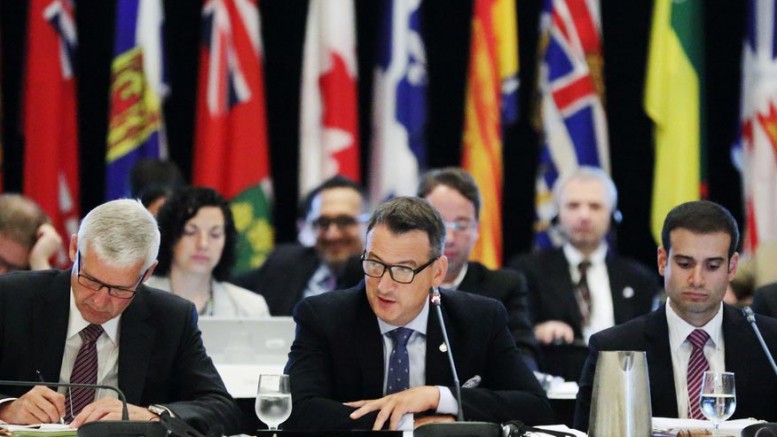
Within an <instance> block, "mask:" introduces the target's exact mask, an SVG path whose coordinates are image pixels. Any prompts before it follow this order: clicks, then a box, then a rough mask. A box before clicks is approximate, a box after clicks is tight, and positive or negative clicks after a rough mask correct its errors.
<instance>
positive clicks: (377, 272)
mask: <svg viewBox="0 0 777 437" xmlns="http://www.w3.org/2000/svg"><path fill="white" fill-rule="evenodd" d="M364 256H365V255H362V270H364V274H365V275H367V276H369V277H371V278H381V277H383V275H384V274H385V273H386V270H388V272H389V275H390V276H391V279H393V280H394V282H398V283H400V284H409V283H411V282H413V279H415V275H417V274H418V273H420V272H421V271H422V270H423V269H425V268H427V267H429V266H430V265H432V263H433V262H435V261H437V258H439V256H436V257H434V258H432V259H430V260H429V262H427V263H426V264H424V265H422V266H420V267H418V268H416V269H412V268H410V267H405V266H397V265H391V264H385V263H382V262H380V261H378V260H374V259H366V258H364Z"/></svg>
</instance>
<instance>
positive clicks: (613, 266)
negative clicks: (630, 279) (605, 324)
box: [605, 253, 629, 324]
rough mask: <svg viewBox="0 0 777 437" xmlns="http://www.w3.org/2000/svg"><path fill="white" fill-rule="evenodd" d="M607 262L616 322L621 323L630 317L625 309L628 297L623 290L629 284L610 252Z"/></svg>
mask: <svg viewBox="0 0 777 437" xmlns="http://www.w3.org/2000/svg"><path fill="white" fill-rule="evenodd" d="M605 264H606V265H607V276H608V277H609V279H610V294H611V295H612V309H613V315H614V316H615V324H621V323H623V322H625V321H627V320H628V317H629V316H628V314H627V313H626V312H625V311H624V310H625V308H626V307H627V306H626V302H625V300H626V299H624V297H623V290H624V289H625V288H626V286H627V284H626V281H625V279H624V277H623V275H622V274H621V269H620V268H618V265H617V263H616V262H615V261H614V259H613V258H612V257H611V256H610V254H609V253H608V254H607V258H606V260H605Z"/></svg>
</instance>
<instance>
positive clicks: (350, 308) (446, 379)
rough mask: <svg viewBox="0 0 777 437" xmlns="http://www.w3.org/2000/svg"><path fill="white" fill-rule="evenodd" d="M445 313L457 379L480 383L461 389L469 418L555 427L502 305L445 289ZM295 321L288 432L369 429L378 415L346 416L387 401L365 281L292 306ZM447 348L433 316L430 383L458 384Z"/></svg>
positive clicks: (379, 346)
mask: <svg viewBox="0 0 777 437" xmlns="http://www.w3.org/2000/svg"><path fill="white" fill-rule="evenodd" d="M430 310H432V311H434V308H430ZM442 311H443V317H444V319H445V323H446V327H447V329H448V335H449V339H450V341H451V349H452V351H453V355H454V360H455V363H456V368H457V371H458V375H459V380H460V381H461V382H462V383H463V382H465V381H468V380H470V379H471V378H473V377H474V376H475V375H479V376H480V377H481V378H482V381H481V383H480V385H479V386H478V387H477V388H462V390H461V392H462V393H461V394H462V403H463V406H462V408H463V413H464V417H465V419H467V420H482V421H494V422H503V421H506V420H509V419H521V420H523V421H525V422H527V423H531V424H537V423H551V422H552V421H553V413H552V411H551V409H550V404H549V402H548V400H547V398H546V397H545V393H544V391H543V390H542V388H541V387H540V386H539V384H538V383H537V379H536V378H535V377H534V374H532V372H531V371H529V369H528V368H527V367H526V365H525V364H524V363H523V361H522V360H521V357H520V354H519V353H518V350H517V349H516V347H515V342H514V341H513V338H512V336H511V335H510V332H509V331H508V329H507V314H506V313H505V309H504V306H502V304H500V303H499V302H497V301H495V300H493V299H488V298H484V297H481V296H476V295H473V294H470V293H460V292H448V291H444V290H443V291H442ZM294 319H295V320H296V322H297V336H296V338H295V340H294V343H293V344H292V347H291V352H290V354H289V362H288V363H287V365H286V373H288V374H289V375H290V380H291V391H292V400H293V403H294V407H293V408H292V413H291V417H290V418H289V420H288V421H287V422H286V425H285V426H286V428H287V429H371V428H372V424H373V423H374V421H375V417H376V415H377V413H376V412H373V413H372V414H368V415H366V416H364V417H362V418H361V419H359V420H352V419H350V418H349V417H348V415H349V414H350V413H351V412H353V411H354V408H351V407H348V406H345V405H343V402H348V401H356V400H364V399H378V398H381V397H382V396H383V379H384V376H383V373H384V357H383V339H382V336H381V334H380V328H379V326H378V320H377V317H376V316H375V314H374V313H373V312H372V309H371V308H370V305H369V302H368V301H367V297H366V292H365V288H364V284H360V285H359V286H358V287H355V288H352V289H349V290H340V291H333V292H331V293H326V294H323V295H320V296H315V297H311V298H307V299H304V300H303V301H302V302H300V303H299V304H298V305H297V307H296V308H295V309H294ZM442 343H443V338H442V332H441V330H440V326H439V323H438V321H437V317H436V316H435V315H434V314H433V313H432V314H429V321H428V327H427V334H426V346H427V349H426V385H441V386H452V381H453V376H452V373H451V370H450V367H449V364H448V358H447V355H446V353H444V352H443V351H441V350H440V347H439V346H440V345H441V344H442ZM451 390H452V393H455V391H453V387H451Z"/></svg>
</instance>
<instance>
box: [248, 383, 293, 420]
mask: <svg viewBox="0 0 777 437" xmlns="http://www.w3.org/2000/svg"><path fill="white" fill-rule="evenodd" d="M290 415H291V390H290V388H289V375H259V389H258V390H257V393H256V416H257V417H259V420H261V421H262V422H263V423H265V424H266V425H267V427H268V428H269V429H270V431H276V430H277V429H278V425H280V424H281V423H283V422H285V421H286V419H288V418H289V416H290Z"/></svg>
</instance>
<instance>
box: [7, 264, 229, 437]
mask: <svg viewBox="0 0 777 437" xmlns="http://www.w3.org/2000/svg"><path fill="white" fill-rule="evenodd" d="M103 292H104V291H103ZM69 299H70V272H69V271H57V270H49V271H43V272H20V273H12V274H7V275H3V276H0V379H10V380H20V381H36V380H37V375H36V373H35V371H36V370H39V371H40V372H41V374H42V375H44V376H45V377H47V378H48V379H49V380H53V379H55V378H58V377H59V372H60V367H61V365H62V356H63V355H64V351H65V340H66V338H65V337H66V334H67V325H68V315H69V311H70V300H69ZM119 330H120V337H119V338H120V340H119V388H120V389H121V390H122V391H123V392H124V394H125V396H126V397H127V402H129V403H131V404H134V405H138V406H148V405H150V404H163V405H165V406H166V407H168V408H170V410H172V411H173V413H174V414H175V415H176V416H177V417H179V418H181V419H183V420H185V421H187V422H188V423H190V424H192V425H194V426H195V427H196V428H198V429H200V430H202V431H203V432H207V433H208V434H209V435H219V436H220V435H222V434H224V433H226V434H234V433H236V432H237V431H238V428H239V422H240V411H239V410H238V408H237V405H236V404H235V402H234V400H233V399H232V398H231V397H230V395H229V394H228V393H227V390H226V388H225V387H224V384H223V382H222V381H221V377H219V375H218V373H217V372H216V369H215V367H214V366H213V363H212V362H211V360H210V358H209V357H208V356H207V354H206V353H205V348H204V347H203V345H202V341H201V339H200V332H199V330H198V329H197V312H196V310H195V308H194V305H192V304H191V303H190V302H188V301H186V300H184V299H181V298H179V297H178V296H175V295H174V294H172V293H166V292H163V291H159V290H155V289H152V288H149V287H145V286H142V285H141V286H140V287H139V288H138V292H137V295H136V296H135V298H134V300H133V302H132V303H131V304H130V305H129V306H128V307H127V309H126V310H124V313H123V314H122V316H121V320H120V322H119ZM1 390H2V391H0V393H3V395H0V397H9V396H10V397H18V396H21V395H22V394H23V393H25V392H27V391H29V388H25V387H3V388H2V389H1Z"/></svg>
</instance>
